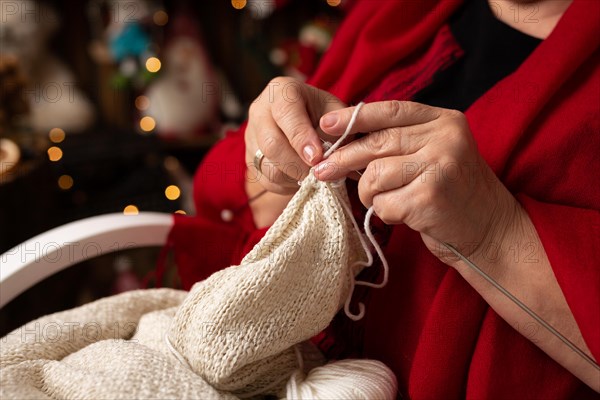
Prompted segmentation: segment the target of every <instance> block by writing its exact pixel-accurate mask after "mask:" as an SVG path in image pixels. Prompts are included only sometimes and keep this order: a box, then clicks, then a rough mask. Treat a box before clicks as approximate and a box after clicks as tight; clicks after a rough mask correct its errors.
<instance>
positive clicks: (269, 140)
mask: <svg viewBox="0 0 600 400" xmlns="http://www.w3.org/2000/svg"><path fill="white" fill-rule="evenodd" d="M281 147H282V141H281V140H280V139H278V138H277V137H276V136H273V135H267V136H266V137H265V138H264V139H263V145H262V152H263V154H264V155H265V156H266V157H267V158H268V159H270V160H274V159H276V158H277V155H278V154H279V153H281Z"/></svg>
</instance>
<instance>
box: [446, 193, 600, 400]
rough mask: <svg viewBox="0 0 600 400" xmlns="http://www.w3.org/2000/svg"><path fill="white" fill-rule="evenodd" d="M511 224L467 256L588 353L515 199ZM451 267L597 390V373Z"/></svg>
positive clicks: (486, 286) (468, 274)
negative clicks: (471, 254) (470, 255)
mask: <svg viewBox="0 0 600 400" xmlns="http://www.w3.org/2000/svg"><path fill="white" fill-rule="evenodd" d="M511 221H513V223H511V224H509V225H508V228H507V229H505V230H504V231H503V232H501V233H499V234H496V236H495V237H493V238H488V240H487V241H486V244H483V245H482V246H481V247H480V248H478V249H477V251H476V252H475V253H474V254H473V256H472V257H471V260H472V261H473V262H474V263H475V264H476V265H477V266H479V267H480V268H482V269H483V270H484V271H485V272H486V273H487V274H489V275H490V276H491V277H492V278H494V279H495V280H496V281H497V282H498V283H499V284H500V285H501V286H503V287H504V288H505V289H507V290H508V291H509V292H510V293H512V294H513V295H514V296H516V297H517V298H518V299H520V300H521V301H522V302H523V303H525V304H526V305H527V306H528V307H529V308H531V309H532V310H533V311H534V312H535V313H536V314H538V315H539V316H540V317H542V318H543V319H544V320H545V321H546V322H548V323H549V324H550V325H551V326H553V327H554V328H555V329H556V330H558V331H559V332H560V333H562V334H563V335H564V336H565V337H566V338H568V339H569V340H570V341H571V342H573V343H574V344H575V345H576V346H577V347H579V348H580V349H581V350H582V351H584V352H585V353H586V354H588V355H590V356H591V352H590V350H589V349H588V347H587V345H586V343H585V341H584V340H583V337H582V335H581V332H580V330H579V328H578V326H577V323H576V322H575V318H574V317H573V314H572V313H571V311H570V309H569V306H568V304H567V302H566V299H565V297H564V295H563V293H562V291H561V289H560V286H559V284H558V282H557V280H556V278H555V276H554V273H553V271H552V267H551V265H550V262H549V260H548V257H547V255H546V252H545V251H544V247H543V245H542V243H541V241H540V239H539V237H538V234H537V232H536V229H535V227H534V225H533V223H532V222H531V220H530V219H529V216H528V215H527V213H526V211H525V210H524V209H523V208H522V207H521V206H520V205H519V204H518V203H515V207H514V215H513V216H512V217H511ZM452 266H453V267H454V268H456V270H457V271H458V272H459V273H460V274H461V275H462V276H463V277H464V278H465V280H467V282H469V284H470V285H471V286H473V288H475V290H477V291H478V292H479V294H480V295H481V296H482V297H483V298H484V299H485V300H486V301H487V302H488V304H490V306H491V307H492V308H493V309H494V310H495V311H496V312H497V313H498V314H499V315H500V316H501V317H502V318H503V319H504V320H506V321H507V322H508V323H509V324H510V325H511V326H512V327H514V328H515V329H516V330H517V331H519V332H520V333H521V334H522V335H524V336H525V337H526V338H528V339H529V340H531V341H532V342H533V343H535V344H536V345H537V346H538V347H540V348H541V349H542V350H543V351H544V352H546V353H547V354H548V355H549V356H550V357H552V358H553V359H554V360H556V361H557V362H558V363H559V364H561V365H562V366H564V367H565V368H566V369H567V370H569V371H570V372H572V373H573V374H574V375H575V376H577V377H578V378H579V379H581V380H582V381H583V382H585V383H586V384H587V385H589V386H590V387H592V388H593V389H594V390H596V391H600V372H599V371H598V370H597V369H595V368H594V367H593V366H591V365H590V363H589V362H587V361H586V360H584V359H583V358H582V357H581V356H580V355H578V354H577V353H575V352H574V351H573V350H571V349H570V348H569V347H567V345H565V344H564V343H563V342H562V341H560V340H559V339H558V338H557V337H556V336H555V335H553V334H552V333H550V332H549V331H548V330H547V329H545V328H544V327H543V326H541V325H540V324H539V323H537V322H536V321H535V320H534V319H533V318H531V317H530V316H529V315H528V314H527V313H525V312H524V311H523V310H521V309H520V308H519V307H518V306H517V305H515V304H514V303H513V302H512V301H511V300H509V299H508V298H507V297H506V296H505V295H504V294H502V293H500V292H499V291H498V290H497V289H496V288H494V287H493V286H492V285H491V284H490V283H488V282H487V281H485V279H484V278H483V277H481V276H480V275H479V274H478V273H477V272H475V271H474V270H472V269H471V268H470V267H469V266H467V265H466V264H465V263H464V262H462V261H456V262H453V263H452Z"/></svg>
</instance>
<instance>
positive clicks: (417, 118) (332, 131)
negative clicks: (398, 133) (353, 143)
mask: <svg viewBox="0 0 600 400" xmlns="http://www.w3.org/2000/svg"><path fill="white" fill-rule="evenodd" d="M354 109H355V107H348V108H344V109H342V110H337V111H333V112H330V113H328V114H325V115H324V116H323V117H322V118H321V121H320V126H321V129H322V130H323V132H324V133H326V134H328V135H333V136H341V135H342V134H343V133H344V131H345V130H346V127H347V126H348V124H349V122H350V119H351V118H352V113H353V112H354ZM440 114H441V109H439V108H437V107H431V106H427V105H425V104H421V103H415V102H412V101H399V100H390V101H379V102H375V103H368V104H365V105H363V107H362V109H361V110H360V112H359V113H358V116H357V117H356V121H355V123H354V126H353V128H352V130H351V131H350V134H355V133H358V132H373V131H380V130H383V129H388V128H395V127H403V126H411V125H420V124H425V123H427V122H431V121H433V120H436V119H437V118H438V117H439V116H440Z"/></svg>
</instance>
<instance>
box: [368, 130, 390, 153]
mask: <svg viewBox="0 0 600 400" xmlns="http://www.w3.org/2000/svg"><path fill="white" fill-rule="evenodd" d="M389 136H390V134H389V131H388V130H381V131H378V132H373V133H371V134H370V135H369V136H367V137H366V139H365V140H364V142H363V143H364V145H365V148H366V149H367V150H368V151H369V152H371V153H373V154H381V153H383V152H384V151H385V150H386V148H387V145H388V143H389V139H390V138H389Z"/></svg>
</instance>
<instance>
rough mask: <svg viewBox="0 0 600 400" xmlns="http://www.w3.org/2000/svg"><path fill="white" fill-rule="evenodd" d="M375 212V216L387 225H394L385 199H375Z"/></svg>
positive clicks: (378, 197) (377, 197)
mask: <svg viewBox="0 0 600 400" xmlns="http://www.w3.org/2000/svg"><path fill="white" fill-rule="evenodd" d="M373 211H375V215H377V217H378V218H379V219H380V220H381V221H383V223H385V224H392V223H393V222H394V221H393V218H392V214H391V212H390V208H389V207H388V204H387V201H386V200H385V198H382V197H380V196H376V197H374V198H373Z"/></svg>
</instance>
